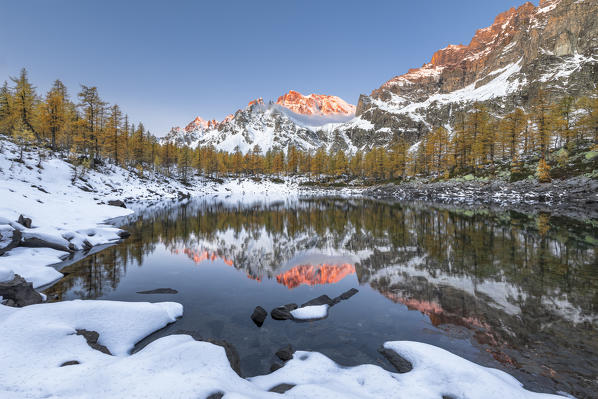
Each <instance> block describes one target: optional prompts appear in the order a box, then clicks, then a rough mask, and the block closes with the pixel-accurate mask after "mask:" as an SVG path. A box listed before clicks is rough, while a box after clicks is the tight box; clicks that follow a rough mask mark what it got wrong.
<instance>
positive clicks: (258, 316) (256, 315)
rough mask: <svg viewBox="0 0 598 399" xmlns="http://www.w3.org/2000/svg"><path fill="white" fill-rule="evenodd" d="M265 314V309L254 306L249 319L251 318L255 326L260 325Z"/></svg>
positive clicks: (266, 313)
mask: <svg viewBox="0 0 598 399" xmlns="http://www.w3.org/2000/svg"><path fill="white" fill-rule="evenodd" d="M266 316H268V312H266V309H264V308H262V307H261V306H256V307H255V309H254V310H253V313H252V314H251V320H253V322H254V323H255V325H256V326H258V327H261V326H262V324H264V320H266Z"/></svg>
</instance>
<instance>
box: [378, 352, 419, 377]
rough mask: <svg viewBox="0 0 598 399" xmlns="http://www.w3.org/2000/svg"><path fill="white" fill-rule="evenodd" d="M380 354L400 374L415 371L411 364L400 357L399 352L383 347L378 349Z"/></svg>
mask: <svg viewBox="0 0 598 399" xmlns="http://www.w3.org/2000/svg"><path fill="white" fill-rule="evenodd" d="M378 352H380V353H381V354H382V356H384V357H385V358H386V360H388V362H389V363H390V364H392V365H393V367H394V368H395V369H396V370H397V371H398V372H399V373H408V372H409V371H411V370H413V365H412V364H411V362H410V361H409V360H407V359H405V358H403V357H402V356H400V355H399V354H398V353H397V352H395V351H393V350H390V349H386V348H385V347H383V346H382V347H380V348H379V349H378Z"/></svg>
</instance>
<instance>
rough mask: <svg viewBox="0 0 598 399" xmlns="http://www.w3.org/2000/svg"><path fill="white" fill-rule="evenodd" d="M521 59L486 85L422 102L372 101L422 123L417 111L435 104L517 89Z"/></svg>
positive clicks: (501, 94) (393, 98) (394, 97)
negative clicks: (517, 75)
mask: <svg viewBox="0 0 598 399" xmlns="http://www.w3.org/2000/svg"><path fill="white" fill-rule="evenodd" d="M521 61H522V60H521V59H520V60H519V61H518V62H516V63H513V64H509V65H507V66H505V67H503V68H501V69H499V70H496V71H494V72H492V73H491V74H489V75H488V76H494V75H498V76H496V77H495V78H494V79H492V80H490V81H489V82H488V83H485V84H483V85H479V86H478V83H479V81H477V82H475V83H472V84H470V85H469V86H467V87H464V88H463V89H459V90H455V91H453V92H451V93H437V94H434V95H432V96H430V97H428V99H427V100H425V101H422V102H410V101H409V100H407V99H405V98H403V97H400V96H398V95H396V94H393V93H391V100H390V101H382V100H379V99H374V100H373V102H374V104H375V105H376V106H377V107H378V108H380V109H382V110H384V111H386V112H390V113H393V114H405V115H409V116H410V117H411V118H412V119H413V120H416V121H422V122H423V121H424V120H423V116H422V115H420V114H419V113H418V110H420V109H425V108H428V107H430V106H434V105H435V104H452V103H463V102H474V101H485V100H490V99H492V98H497V97H504V96H506V95H507V94H510V93H513V92H515V91H516V90H518V89H519V87H520V86H521V85H522V84H523V83H524V82H522V81H521V80H520V79H519V78H517V77H516V76H515V75H516V74H517V73H518V72H519V71H520V70H521Z"/></svg>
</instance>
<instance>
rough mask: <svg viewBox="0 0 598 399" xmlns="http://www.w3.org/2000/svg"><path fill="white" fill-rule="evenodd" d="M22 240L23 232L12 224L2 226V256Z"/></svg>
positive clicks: (0, 248) (0, 251) (0, 245)
mask: <svg viewBox="0 0 598 399" xmlns="http://www.w3.org/2000/svg"><path fill="white" fill-rule="evenodd" d="M20 242H21V232H20V231H19V230H17V229H15V228H13V227H12V226H9V225H7V224H6V225H1V226H0V256H1V255H3V254H4V253H6V252H8V251H10V250H11V249H13V248H15V247H17V246H18V245H19V243H20Z"/></svg>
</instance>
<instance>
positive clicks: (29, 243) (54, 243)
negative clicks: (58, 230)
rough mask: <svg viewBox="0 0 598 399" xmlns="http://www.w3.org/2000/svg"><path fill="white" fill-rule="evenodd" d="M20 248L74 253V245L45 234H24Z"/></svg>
mask: <svg viewBox="0 0 598 399" xmlns="http://www.w3.org/2000/svg"><path fill="white" fill-rule="evenodd" d="M22 235H23V241H22V242H21V246H23V247H29V248H52V249H56V250H58V251H64V252H74V250H75V246H74V244H72V243H70V242H68V241H67V240H65V239H64V238H62V237H60V238H58V237H53V236H49V235H46V234H38V233H30V232H24V233H22Z"/></svg>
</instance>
